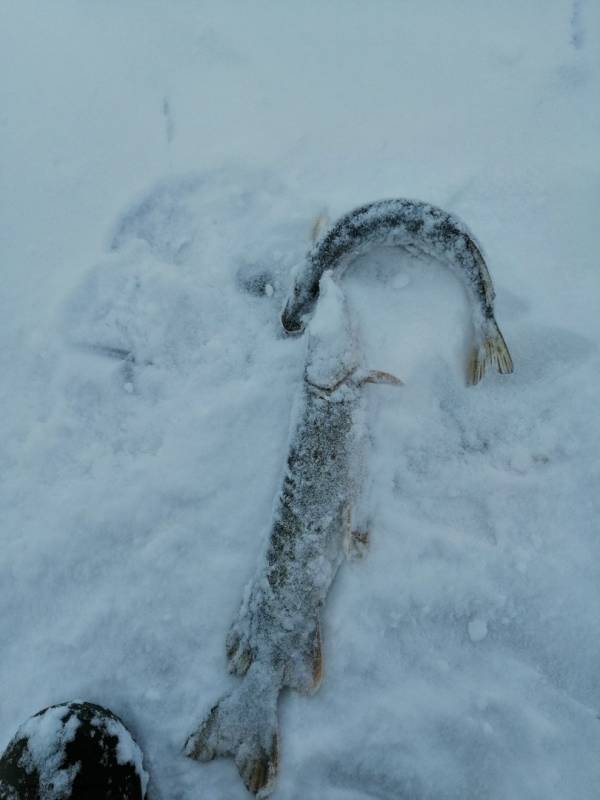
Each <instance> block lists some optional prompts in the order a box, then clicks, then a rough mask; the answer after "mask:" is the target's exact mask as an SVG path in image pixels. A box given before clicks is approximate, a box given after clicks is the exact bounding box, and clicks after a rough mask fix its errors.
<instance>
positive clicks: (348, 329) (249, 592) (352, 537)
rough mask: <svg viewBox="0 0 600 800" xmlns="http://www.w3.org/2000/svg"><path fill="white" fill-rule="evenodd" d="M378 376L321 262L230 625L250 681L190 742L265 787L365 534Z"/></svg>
mask: <svg viewBox="0 0 600 800" xmlns="http://www.w3.org/2000/svg"><path fill="white" fill-rule="evenodd" d="M379 382H383V383H392V384H398V383H400V381H399V380H398V379H397V378H394V377H393V376H392V375H389V374H388V373H384V372H377V371H366V370H362V369H361V367H360V364H359V351H358V347H357V341H356V335H355V332H354V331H353V328H352V325H351V320H350V316H349V312H348V308H347V306H346V302H345V298H344V295H343V293H342V291H341V289H340V288H339V287H338V286H337V285H336V284H335V282H334V281H333V279H332V277H331V276H330V273H325V274H324V275H323V277H322V278H321V281H320V299H319V302H318V304H317V309H316V312H315V314H314V316H313V318H312V320H311V322H310V325H309V328H308V342H307V357H306V366H305V374H304V381H303V386H302V389H301V393H300V396H299V397H298V399H297V402H296V406H295V409H294V414H293V418H292V419H293V421H292V433H291V440H290V446H289V453H288V457H287V465H286V469H285V474H284V478H283V483H282V486H281V489H280V491H279V494H278V496H277V499H276V501H275V506H274V513H273V520H272V523H271V529H270V534H269V538H268V542H267V547H266V551H265V552H264V554H263V556H262V557H261V559H260V561H259V565H258V569H257V572H256V575H255V577H254V579H253V580H252V581H251V582H250V584H249V585H248V587H247V589H246V592H245V597H244V601H243V603H242V607H241V609H240V612H239V615H238V617H237V619H236V620H235V622H234V624H233V625H232V627H231V629H230V632H229V634H228V636H227V642H226V645H227V656H228V660H229V669H230V671H231V672H233V673H235V674H236V675H239V676H241V677H243V681H242V683H241V684H240V685H239V686H238V687H237V688H235V689H234V690H233V691H232V692H231V693H230V694H228V695H226V696H225V697H223V698H222V699H221V700H220V701H219V702H218V703H217V704H216V705H215V706H213V708H212V709H211V711H210V713H209V714H208V716H207V717H206V719H205V720H204V722H203V723H202V724H201V725H200V727H199V729H198V730H197V731H196V732H195V733H194V734H192V735H191V736H190V737H189V739H188V741H187V743H186V747H185V752H186V754H187V755H189V756H191V757H192V758H196V759H198V760H199V761H210V760H211V759H213V758H214V757H215V756H232V757H233V758H234V760H235V763H236V765H237V768H238V770H239V772H240V775H241V777H242V779H243V781H244V783H245V785H246V787H247V788H248V789H249V791H251V792H254V793H255V794H257V795H258V796H259V797H266V796H267V795H268V794H269V793H270V791H271V788H272V784H273V780H274V777H275V774H276V771H277V741H278V734H277V704H278V698H279V694H280V692H281V691H282V689H284V688H286V687H290V688H293V689H296V690H298V691H301V692H306V693H312V692H314V691H315V690H316V689H317V688H318V686H319V683H320V681H321V674H322V655H321V630H320V623H319V615H320V610H321V607H322V606H323V603H324V601H325V598H326V596H327V592H328V591H329V587H330V586H331V583H332V581H333V579H334V577H335V574H336V572H337V570H338V567H339V565H340V563H341V561H342V559H343V558H344V555H345V554H346V553H348V552H350V551H351V550H352V549H354V547H356V549H358V550H360V547H361V545H364V544H365V540H366V535H365V533H364V532H362V533H358V532H357V533H356V534H353V533H352V522H351V519H352V507H353V504H355V501H356V499H357V495H358V491H359V486H360V482H361V480H360V478H361V466H360V462H361V459H360V452H361V439H362V432H363V431H364V419H363V413H362V412H363V397H364V391H363V389H362V387H363V386H364V384H366V383H379Z"/></svg>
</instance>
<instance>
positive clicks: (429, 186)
mask: <svg viewBox="0 0 600 800" xmlns="http://www.w3.org/2000/svg"><path fill="white" fill-rule="evenodd" d="M2 16H3V23H2V25H1V26H0V76H1V77H0V90H1V92H2V104H1V110H0V131H1V134H0V138H1V141H2V156H1V158H2V165H1V168H0V174H1V175H2V187H3V202H2V205H1V212H0V213H1V216H2V224H1V226H0V231H1V232H0V250H1V264H2V266H1V269H2V275H3V278H4V280H3V283H2V292H1V293H0V326H1V337H2V348H0V367H1V370H2V372H1V374H2V381H1V383H0V398H1V408H2V413H1V414H0V443H1V444H0V470H1V473H2V479H1V481H0V509H1V511H2V522H3V524H2V533H1V544H2V548H1V554H2V555H1V557H0V603H1V608H2V611H3V613H2V618H1V619H2V622H1V623H0V642H1V646H2V658H1V659H0V686H1V687H2V694H1V703H0V750H1V749H3V748H4V747H5V746H6V744H8V742H9V740H10V739H11V738H12V736H13V735H14V733H15V731H16V730H17V728H18V726H19V724H21V723H22V722H23V721H24V720H25V719H27V718H28V717H29V716H30V715H31V714H33V713H34V712H36V711H38V710H39V709H41V708H43V707H46V706H49V705H52V704H55V703H60V702H64V701H68V700H72V699H73V698H77V697H79V698H85V699H87V700H90V701H92V702H95V703H99V704H101V705H103V706H107V707H109V708H110V709H112V710H113V711H114V712H115V713H116V714H117V715H118V716H119V717H120V718H121V719H122V720H123V721H124V722H125V724H126V725H127V727H128V728H129V729H130V730H131V731H132V733H133V735H134V737H135V739H136V741H137V742H138V743H139V745H140V746H141V748H142V750H143V752H144V768H145V769H146V770H147V771H148V772H149V774H150V784H149V790H148V791H149V797H150V798H151V800H162V799H163V798H164V800H192V798H203V799H205V800H220V798H223V797H227V798H229V800H243V798H245V797H247V793H246V791H245V789H244V786H243V784H242V782H241V780H240V779H239V776H238V775H237V772H236V769H235V766H234V765H233V763H232V762H231V761H230V760H217V761H215V762H213V763H211V764H208V765H207V764H199V763H197V762H194V761H192V760H191V759H188V758H186V757H184V756H183V754H182V749H183V745H184V742H185V740H186V737H187V736H188V735H189V733H190V732H191V731H192V730H193V729H194V728H195V727H196V726H197V725H198V723H199V722H200V721H201V719H202V718H203V717H204V716H205V714H206V712H207V711H208V710H209V708H210V706H211V704H212V703H213V702H214V700H215V698H217V697H219V696H220V695H222V694H224V693H225V692H227V691H229V690H230V689H231V688H232V687H233V686H234V685H235V684H236V681H237V680H238V679H236V678H234V677H232V676H230V675H229V674H228V673H227V664H226V655H225V645H224V641H225V636H226V633H227V630H228V627H229V625H230V622H231V620H232V618H233V617H234V615H235V613H236V611H237V609H238V608H239V604H240V601H241V599H242V597H243V592H244V587H245V585H246V584H247V582H248V581H249V580H250V579H251V577H252V575H253V574H254V572H255V568H256V561H257V558H258V557H259V555H260V553H261V552H262V548H263V547H264V537H265V534H266V533H267V531H268V528H269V523H270V519H271V513H272V504H273V499H274V497H275V494H276V491H277V489H278V486H279V483H280V480H281V475H282V470H283V467H284V464H285V457H286V451H287V443H288V434H289V425H290V414H291V408H292V402H293V398H294V396H295V394H296V392H297V389H298V387H299V385H300V382H301V380H302V375H303V368H304V358H305V345H306V342H305V338H304V337H295V338H286V337H284V336H283V335H282V333H281V326H280V322H279V315H280V313H281V308H282V303H283V301H284V298H285V296H286V293H287V291H288V289H289V286H290V281H291V276H292V274H293V272H294V270H295V269H297V267H298V265H299V264H300V263H301V262H302V259H303V257H304V254H305V252H306V250H307V248H308V247H309V244H310V242H309V239H310V230H311V226H312V225H313V223H314V220H315V218H316V217H317V216H318V215H319V214H320V213H322V211H323V209H324V208H327V209H328V213H329V215H330V217H331V218H332V219H335V218H336V217H338V216H340V215H341V214H344V213H346V212H347V211H349V210H351V209H352V208H353V207H355V206H357V205H360V204H362V203H365V202H368V201H371V200H377V199H380V198H385V197H411V198H419V199H422V200H425V201H427V202H431V203H433V204H435V205H437V206H440V207H442V208H444V209H447V210H448V211H450V212H452V213H455V214H457V215H458V216H459V217H460V218H461V219H463V220H465V222H466V223H467V224H468V226H469V229H470V230H472V231H473V232H474V233H475V235H476V236H477V239H478V241H479V242H481V244H482V246H483V248H484V251H485V253H486V257H487V261H488V266H489V268H490V273H491V276H492V279H493V281H494V285H495V288H496V295H497V297H496V312H497V319H498V322H499V325H500V327H501V329H502V331H503V333H504V335H505V338H506V341H507V344H508V347H509V349H510V352H511V354H512V357H513V361H514V364H515V372H514V374H513V375H507V376H498V375H496V374H495V373H494V372H493V371H491V370H490V371H488V374H486V376H485V377H484V379H483V381H482V382H481V384H479V385H478V386H477V387H467V386H466V381H465V369H466V360H467V356H468V352H469V346H470V340H471V335H472V330H471V326H470V320H469V312H468V304H467V299H466V297H465V295H464V293H463V290H462V288H461V286H460V284H459V283H458V281H457V280H456V277H455V276H453V275H452V274H451V272H450V271H449V270H448V269H447V268H446V267H445V266H444V265H443V264H440V263H437V262H435V261H434V260H432V259H428V258H424V257H415V256H413V255H409V254H406V253H403V252H402V251H399V250H391V249H381V250H379V249H377V250H374V251H372V252H369V253H366V254H364V255H363V256H362V257H361V258H360V259H359V260H358V261H356V262H355V263H353V265H352V266H351V268H350V269H349V271H348V273H347V274H346V275H345V277H344V278H343V279H342V282H341V285H342V287H343V290H344V292H345V293H346V295H347V297H348V301H349V303H350V306H351V308H352V309H353V313H355V315H356V319H357V322H358V325H359V330H360V332H361V340H362V341H361V344H362V348H363V350H364V351H365V354H366V358H367V366H368V367H369V368H373V369H382V370H386V371H389V372H391V373H393V374H395V375H398V376H399V377H400V378H402V380H403V382H404V386H402V387H399V388H398V389H394V390H392V389H387V388H384V387H377V386H372V387H368V388H367V389H366V392H367V393H368V400H369V404H370V405H369V429H370V432H371V436H370V454H369V484H368V493H367V500H366V505H367V512H368V518H369V520H370V526H369V527H370V546H369V550H368V553H367V554H366V557H365V558H364V559H361V560H358V561H353V562H348V563H345V564H342V567H341V568H340V571H339V574H338V576H337V578H336V581H335V583H334V586H333V589H332V591H331V593H330V595H329V598H328V601H327V604H326V606H325V609H324V614H323V620H322V625H323V630H322V633H323V646H324V679H323V683H322V686H321V689H320V691H319V692H318V693H317V694H316V695H315V696H314V697H310V698H307V697H305V696H301V695H299V694H295V693H292V692H289V693H287V694H286V695H285V696H284V697H283V701H282V703H281V706H280V726H281V738H280V747H281V751H280V775H279V779H278V782H277V786H276V794H275V797H276V798H277V800H299V798H313V797H314V798H317V797H318V798H323V800H366V798H379V800H398V798H406V800H434V799H435V800H479V799H480V798H486V800H514V798H518V800H548V798H552V799H553V800H593V799H594V798H596V797H597V795H598V786H599V785H600V757H599V755H600V721H599V719H598V715H599V714H600V683H599V681H598V665H599V664H600V536H599V533H598V519H600V513H599V512H600V499H599V498H600V492H599V491H598V487H599V480H600V460H599V458H598V444H599V433H600V421H599V417H598V413H597V405H598V395H599V394H600V377H599V375H600V356H599V351H598V344H597V342H598V340H599V338H600V315H599V314H598V308H599V307H600V277H599V274H598V263H597V262H598V257H597V244H596V241H595V234H596V230H597V216H598V209H599V205H600V152H599V150H598V145H597V143H598V141H600V102H599V100H600V74H599V68H600V48H599V47H598V38H599V35H600V5H598V4H597V3H595V2H593V0H549V1H548V0H532V2H530V3H521V2H517V1H516V0H506V2H503V3H481V2H477V0H460V2H457V3H439V2H435V0H425V1H424V2H423V1H422V0H409V2H406V3H398V2H393V1H392V0H381V2H379V3H357V2H346V3H342V2H341V1H339V0H336V2H331V3H317V2H313V1H312V0H311V2H304V3H301V4H291V3H276V2H273V1H272V0H269V1H267V0H265V2H261V3H258V4H253V6H252V9H250V7H249V6H246V5H244V4H241V3H235V2H232V1H231V2H230V1H229V0H228V2H217V1H216V0H207V2H204V3H201V4H198V3H194V2H191V0H182V2H179V3H164V2H158V0H152V2H143V3H142V2H139V0H137V1H136V0H126V2H120V3H108V2H106V3H83V2H81V1H80V0H58V1H57V2H55V3H52V4H40V3H36V2H33V0H5V2H4V3H3V15H2Z"/></svg>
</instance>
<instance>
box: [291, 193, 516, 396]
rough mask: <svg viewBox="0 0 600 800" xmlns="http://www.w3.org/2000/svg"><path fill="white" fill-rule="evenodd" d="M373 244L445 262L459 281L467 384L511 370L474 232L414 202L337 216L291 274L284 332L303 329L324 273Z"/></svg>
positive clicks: (383, 204)
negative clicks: (466, 315)
mask: <svg viewBox="0 0 600 800" xmlns="http://www.w3.org/2000/svg"><path fill="white" fill-rule="evenodd" d="M317 229H318V223H317ZM378 245H389V246H392V247H403V248H405V249H407V250H409V251H412V252H418V253H423V254H425V255H427V256H432V257H434V258H436V259H438V260H440V261H442V262H444V263H445V264H447V265H448V266H449V267H450V268H451V269H452V271H453V272H454V273H455V274H456V275H457V277H458V278H459V279H460V281H461V283H462V284H463V286H464V287H465V289H466V292H467V296H468V299H469V304H470V307H471V317H472V321H473V328H474V333H475V341H474V346H473V350H472V354H471V357H470V360H469V366H468V380H469V383H471V384H476V383H479V381H480V380H481V378H482V377H483V375H484V373H485V370H486V367H487V366H488V364H493V365H494V366H495V367H496V369H497V370H498V372H500V373H502V374H506V373H509V372H512V371H513V363H512V359H511V356H510V353H509V351H508V348H507V346H506V342H505V341H504V338H503V336H502V333H501V332H500V328H499V327H498V324H497V322H496V319H495V317H494V287H493V285H492V279H491V277H490V273H489V271H488V268H487V265H486V263H485V259H484V257H483V255H482V253H481V250H480V248H479V245H478V244H477V243H476V241H475V239H474V237H473V234H472V233H471V232H470V231H469V229H468V228H467V226H466V225H465V224H464V222H462V221H461V220H460V219H458V217H455V216H454V215H452V214H449V213H448V212H447V211H443V210H442V209H441V208H436V206H432V205H430V204H429V203H423V202H420V201H418V200H403V199H397V200H379V201H378V202H375V203H368V204H367V205H364V206H360V207H359V208H356V209H354V210H353V211H350V212H349V213H348V214H345V215H344V216H343V217H340V219H339V220H337V222H335V223H334V224H333V226H332V227H331V228H330V229H329V230H328V231H327V232H326V233H325V234H324V235H322V236H321V238H319V240H318V241H317V242H315V244H314V245H313V246H312V248H311V249H310V250H309V252H308V254H307V256H306V260H305V262H304V263H303V265H302V266H301V268H300V269H299V270H298V272H297V274H296V276H295V279H294V283H293V286H292V289H291V291H290V293H289V295H288V297H287V300H286V303H285V305H284V309H283V312H282V314H281V323H282V325H283V328H284V330H285V331H286V332H287V333H300V332H301V331H302V330H303V322H302V317H303V316H304V315H306V314H308V313H309V312H310V311H311V310H312V308H313V306H314V304H315V301H316V299H317V296H318V294H319V280H320V278H321V275H322V274H323V273H324V272H325V270H334V271H336V270H339V269H343V267H344V266H346V265H347V264H348V263H349V262H350V261H351V260H353V259H354V258H357V257H358V256H360V255H363V254H364V253H365V252H367V251H368V250H370V249H371V248H372V247H375V246H378Z"/></svg>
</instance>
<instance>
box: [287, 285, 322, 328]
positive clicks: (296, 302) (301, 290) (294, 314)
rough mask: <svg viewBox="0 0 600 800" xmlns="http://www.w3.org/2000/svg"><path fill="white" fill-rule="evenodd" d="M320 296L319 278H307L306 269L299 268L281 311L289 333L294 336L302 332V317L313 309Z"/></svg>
mask: <svg viewBox="0 0 600 800" xmlns="http://www.w3.org/2000/svg"><path fill="white" fill-rule="evenodd" d="M318 296H319V279H318V278H315V279H314V280H310V279H309V280H307V277H306V274H305V273H304V271H303V270H298V271H297V272H296V275H295V277H294V282H293V284H292V288H291V290H290V292H289V294H288V296H287V299H286V301H285V305H284V307H283V311H282V312H281V325H282V326H283V330H284V331H285V332H286V333H287V334H289V335H292V336H293V335H295V334H300V333H302V331H303V330H304V322H303V321H302V317H303V316H304V315H305V314H308V313H309V311H311V310H312V309H313V307H314V305H315V302H316V300H317V297H318Z"/></svg>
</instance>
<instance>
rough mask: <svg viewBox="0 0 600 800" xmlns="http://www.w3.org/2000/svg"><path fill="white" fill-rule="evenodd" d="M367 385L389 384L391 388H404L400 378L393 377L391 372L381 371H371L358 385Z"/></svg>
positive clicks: (362, 376)
mask: <svg viewBox="0 0 600 800" xmlns="http://www.w3.org/2000/svg"><path fill="white" fill-rule="evenodd" d="M365 383H387V384H389V385H391V386H403V385H404V384H403V382H402V381H401V380H400V378H397V377H396V376H395V375H392V373H391V372H382V371H381V370H380V369H370V370H368V372H366V373H365V374H364V375H361V377H360V378H359V381H358V385H359V386H362V385H363V384H365Z"/></svg>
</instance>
